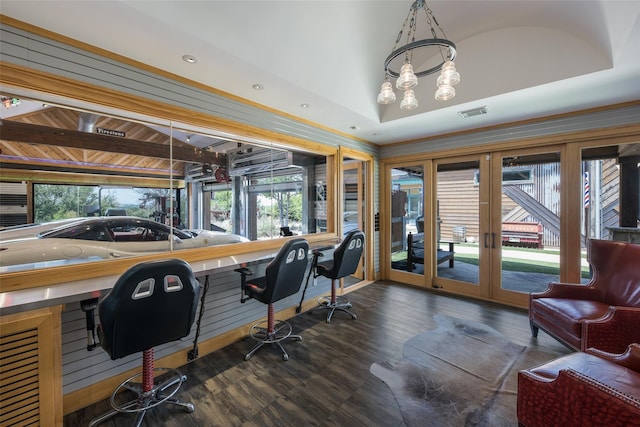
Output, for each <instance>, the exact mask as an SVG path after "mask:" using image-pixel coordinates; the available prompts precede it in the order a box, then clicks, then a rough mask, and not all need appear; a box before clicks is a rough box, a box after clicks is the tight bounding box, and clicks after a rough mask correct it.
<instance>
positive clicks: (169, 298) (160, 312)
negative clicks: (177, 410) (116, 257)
mask: <svg viewBox="0 0 640 427" xmlns="http://www.w3.org/2000/svg"><path fill="white" fill-rule="evenodd" d="M199 294H200V284H199V283H198V281H197V280H196V278H195V276H194V274H193V271H192V270H191V267H190V266H189V264H187V263H186V262H184V261H183V260H180V259H167V260H159V261H150V262H142V263H139V264H136V265H134V266H132V267H131V268H130V269H129V270H127V271H125V272H124V273H123V274H122V275H121V276H120V278H119V279H118V281H117V282H116V284H115V285H114V287H113V289H111V291H110V292H109V293H108V294H107V295H106V296H105V297H104V299H103V300H102V301H101V302H100V304H99V306H98V312H99V317H100V325H99V326H98V336H99V338H100V345H101V346H102V348H104V350H105V351H106V352H107V353H108V354H109V356H110V357H111V359H112V360H116V359H119V358H122V357H125V356H128V355H130V354H134V353H138V352H142V372H140V373H138V374H136V375H134V376H132V377H130V378H128V379H127V380H125V381H124V382H123V383H121V384H120V385H119V386H118V387H117V388H116V389H115V390H114V392H113V394H112V395H111V406H112V407H113V410H112V411H110V412H107V413H106V414H104V415H102V416H100V417H98V418H96V419H94V420H93V421H92V422H91V423H90V424H89V425H90V426H95V425H98V424H100V423H101V422H103V421H105V420H107V419H108V418H111V417H112V416H114V415H117V414H119V413H130V414H135V415H136V420H135V424H134V425H136V426H139V425H140V424H141V423H142V420H143V418H144V416H145V414H146V412H147V410H149V409H151V408H153V407H155V406H158V405H160V404H162V403H171V404H174V405H178V406H181V407H183V408H184V409H185V410H186V411H187V412H193V411H194V409H195V408H194V406H193V404H191V403H185V402H182V401H180V400H178V399H177V398H175V397H173V396H174V395H175V394H176V392H177V391H178V389H179V388H180V386H181V385H182V383H183V382H184V381H186V379H187V377H186V376H185V375H182V374H180V372H178V371H177V370H176V369H172V368H155V369H154V366H153V365H154V357H153V348H154V347H155V346H158V345H160V344H164V343H169V342H172V341H176V340H179V339H181V338H183V337H186V336H187V335H189V333H190V331H191V325H192V324H193V320H194V318H195V314H196V309H197V306H198V296H199ZM158 372H159V373H161V375H162V381H161V382H160V383H159V384H154V374H155V373H158ZM134 380H136V381H134ZM140 380H141V381H140ZM124 390H127V391H126V392H125V393H123V394H122V395H121V396H117V395H118V394H119V393H120V392H121V391H124ZM130 392H133V393H134V395H135V396H133V398H132V400H129V401H126V402H124V403H122V400H124V399H125V398H127V397H129V396H130V395H131V393H130Z"/></svg>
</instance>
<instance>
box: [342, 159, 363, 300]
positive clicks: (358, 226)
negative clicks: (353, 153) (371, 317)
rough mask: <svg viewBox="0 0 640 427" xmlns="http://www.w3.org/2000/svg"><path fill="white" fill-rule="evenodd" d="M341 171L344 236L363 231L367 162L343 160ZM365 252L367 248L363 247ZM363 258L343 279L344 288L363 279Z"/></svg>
mask: <svg viewBox="0 0 640 427" xmlns="http://www.w3.org/2000/svg"><path fill="white" fill-rule="evenodd" d="M343 164H344V170H343V194H344V200H343V205H342V209H343V218H342V233H343V235H346V234H347V233H349V232H350V231H352V230H365V227H364V219H365V212H364V194H365V188H364V185H365V182H366V180H365V171H366V167H367V162H364V161H360V160H355V159H353V160H352V159H348V158H345V159H344V162H343ZM364 250H365V251H366V250H367V247H366V246H365V249H364ZM365 258H366V257H365V256H363V257H362V258H360V264H359V266H358V269H357V270H356V271H355V273H354V274H352V275H351V276H349V277H345V279H344V281H343V286H344V287H345V288H347V287H349V286H352V285H354V284H356V283H359V282H360V281H361V280H362V279H364V260H365Z"/></svg>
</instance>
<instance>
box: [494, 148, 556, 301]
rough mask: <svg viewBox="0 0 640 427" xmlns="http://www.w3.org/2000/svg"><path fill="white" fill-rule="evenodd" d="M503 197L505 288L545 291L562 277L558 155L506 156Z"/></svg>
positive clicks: (502, 241) (503, 280) (502, 281)
mask: <svg viewBox="0 0 640 427" xmlns="http://www.w3.org/2000/svg"><path fill="white" fill-rule="evenodd" d="M501 202H502V221H501V230H500V231H501V232H500V233H496V234H499V235H501V238H500V245H501V248H502V254H501V255H502V256H501V260H502V263H501V271H502V273H501V288H502V289H505V290H509V291H515V292H523V293H529V292H532V291H542V290H544V289H546V288H547V285H548V283H549V282H550V281H558V280H559V279H560V154H559V153H545V154H539V155H531V156H511V157H509V156H507V157H503V158H502V199H501ZM496 244H498V242H496Z"/></svg>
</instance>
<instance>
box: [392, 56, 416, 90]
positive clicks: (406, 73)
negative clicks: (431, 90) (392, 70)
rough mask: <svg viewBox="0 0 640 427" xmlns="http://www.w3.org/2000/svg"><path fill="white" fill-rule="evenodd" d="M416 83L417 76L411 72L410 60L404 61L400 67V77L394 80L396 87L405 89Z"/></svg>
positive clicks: (414, 85)
mask: <svg viewBox="0 0 640 427" xmlns="http://www.w3.org/2000/svg"><path fill="white" fill-rule="evenodd" d="M417 85H418V77H416V75H415V74H414V73H413V66H412V65H411V63H410V62H405V63H404V65H403V66H402V68H400V77H398V80H396V87H397V88H398V89H402V90H407V89H411V88H412V87H416V86H417Z"/></svg>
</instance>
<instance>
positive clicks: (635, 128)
mask: <svg viewBox="0 0 640 427" xmlns="http://www.w3.org/2000/svg"><path fill="white" fill-rule="evenodd" d="M639 137H640V124H633V125H625V126H616V127H610V128H601V129H593V130H587V131H581V132H569V133H561V134H554V135H545V136H538V137H531V138H523V139H518V140H513V141H503V142H497V143H493V144H483V145H474V146H469V147H461V148H456V149H448V150H439V151H429V152H427V153H423V154H415V153H414V154H407V155H402V156H398V157H387V158H384V159H381V160H380V162H381V163H382V164H389V163H393V164H395V163H403V162H409V161H414V162H415V161H416V160H418V159H439V158H447V157H457V156H464V155H468V154H478V153H488V152H493V151H512V150H516V149H524V148H529V147H542V146H547V145H557V144H569V143H576V142H579V143H588V142H592V141H593V142H597V145H612V144H625V143H634V142H638V138H639ZM421 142H424V141H421Z"/></svg>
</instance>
